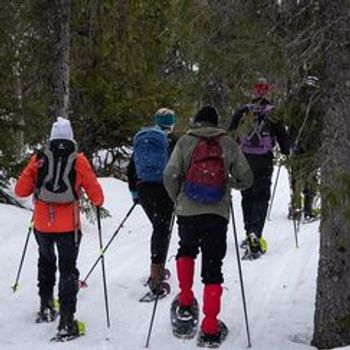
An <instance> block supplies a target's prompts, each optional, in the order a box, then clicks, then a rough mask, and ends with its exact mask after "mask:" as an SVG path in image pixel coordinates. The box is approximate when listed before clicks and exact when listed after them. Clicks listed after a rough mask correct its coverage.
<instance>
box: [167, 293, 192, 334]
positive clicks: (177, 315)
mask: <svg viewBox="0 0 350 350" xmlns="http://www.w3.org/2000/svg"><path fill="white" fill-rule="evenodd" d="M198 319H199V307H198V302H197V300H196V299H195V298H194V299H193V303H192V304H191V305H189V306H181V305H180V304H179V296H176V297H175V299H174V300H173V302H172V303H171V308H170V321H171V326H172V330H173V334H174V336H175V337H177V338H181V339H192V338H194V336H195V335H196V333H197V328H198Z"/></svg>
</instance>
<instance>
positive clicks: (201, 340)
mask: <svg viewBox="0 0 350 350" xmlns="http://www.w3.org/2000/svg"><path fill="white" fill-rule="evenodd" d="M227 334H228V329H227V326H226V325H225V323H224V322H223V321H220V320H219V333H217V334H205V333H204V332H203V331H202V330H201V331H200V332H199V334H198V338H197V346H199V347H201V348H218V347H219V346H220V345H221V344H222V343H223V341H224V340H225V339H226V337H227Z"/></svg>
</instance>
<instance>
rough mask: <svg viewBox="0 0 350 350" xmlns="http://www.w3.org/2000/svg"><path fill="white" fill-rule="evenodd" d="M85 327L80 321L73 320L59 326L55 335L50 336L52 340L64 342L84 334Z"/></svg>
mask: <svg viewBox="0 0 350 350" xmlns="http://www.w3.org/2000/svg"><path fill="white" fill-rule="evenodd" d="M85 331H86V327H85V324H84V323H83V322H81V321H77V320H73V322H70V323H69V324H67V325H64V326H61V325H60V326H59V327H58V332H57V333H56V335H55V336H54V337H53V338H51V341H52V342H66V341H70V340H73V339H76V338H78V337H81V336H83V335H84V334H85Z"/></svg>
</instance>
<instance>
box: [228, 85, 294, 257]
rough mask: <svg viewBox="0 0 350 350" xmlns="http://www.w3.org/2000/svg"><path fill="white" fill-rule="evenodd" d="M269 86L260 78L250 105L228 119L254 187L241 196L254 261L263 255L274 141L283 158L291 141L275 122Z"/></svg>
mask: <svg viewBox="0 0 350 350" xmlns="http://www.w3.org/2000/svg"><path fill="white" fill-rule="evenodd" d="M271 90H272V85H271V84H268V83H267V82H266V80H265V79H260V80H259V81H258V82H257V83H256V84H255V85H254V90H253V94H254V98H253V100H252V101H251V103H250V104H246V105H244V106H243V107H241V108H240V109H238V110H237V111H236V112H235V113H234V115H233V117H232V120H231V124H230V127H229V130H230V131H235V134H236V136H237V139H238V142H239V144H240V146H241V149H242V151H243V153H244V155H245V156H246V158H247V160H248V163H249V165H250V167H251V169H252V171H253V173H254V184H253V186H252V187H250V188H249V189H247V190H244V191H242V192H241V194H242V210H243V219H244V228H245V231H246V235H247V239H246V240H245V245H246V246H247V248H248V249H249V251H250V252H251V255H250V257H253V258H257V257H259V256H260V254H262V253H265V252H266V248H267V245H266V241H265V240H264V239H263V238H262V234H263V229H264V225H265V220H266V214H267V209H268V204H269V200H270V197H271V190H270V189H271V178H272V172H273V158H274V155H273V149H274V147H275V145H276V142H277V143H278V145H279V148H280V151H281V153H282V154H284V155H289V152H290V142H289V136H288V133H287V130H286V127H285V126H284V125H283V123H282V122H281V121H280V120H277V119H276V116H275V110H276V107H275V106H274V105H273V103H271V102H270V100H269V98H270V95H271Z"/></svg>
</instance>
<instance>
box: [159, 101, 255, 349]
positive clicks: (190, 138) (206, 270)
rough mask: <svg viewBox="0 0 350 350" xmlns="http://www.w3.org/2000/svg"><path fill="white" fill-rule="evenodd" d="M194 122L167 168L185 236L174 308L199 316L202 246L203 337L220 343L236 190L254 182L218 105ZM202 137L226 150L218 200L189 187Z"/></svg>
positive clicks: (183, 315) (178, 260)
mask: <svg viewBox="0 0 350 350" xmlns="http://www.w3.org/2000/svg"><path fill="white" fill-rule="evenodd" d="M193 124H194V128H192V129H190V130H189V131H188V132H187V133H186V134H185V135H184V136H182V137H181V138H180V140H179V141H178V142H177V144H176V146H175V149H174V151H173V153H172V155H171V157H170V160H169V162H168V164H167V167H166V169H165V171H164V185H165V188H166V190H167V191H168V193H169V196H170V198H171V199H172V200H173V201H174V203H175V212H176V214H177V216H178V231H179V236H180V242H179V245H180V246H179V249H178V253H177V256H176V268H177V276H178V280H179V287H180V293H179V295H178V296H177V297H176V298H175V300H174V302H173V306H174V303H177V304H178V305H177V306H178V307H176V310H177V315H176V317H177V318H178V319H180V320H181V319H184V318H186V317H189V316H191V315H192V316H193V317H195V314H198V304H197V301H196V299H195V297H194V294H193V291H192V284H193V275H194V260H195V258H196V256H197V254H198V252H199V249H200V250H201V252H202V271H201V277H202V282H203V284H204V294H203V303H204V305H203V312H204V318H203V320H202V323H201V332H200V335H199V338H198V341H199V342H203V341H204V342H210V343H213V342H214V343H215V342H217V341H219V339H220V335H221V332H222V331H223V328H224V327H225V325H224V324H223V322H222V321H219V320H218V318H217V316H218V314H219V312H220V302H221V294H222V286H221V284H222V283H223V281H224V280H223V275H222V271H221V267H222V260H223V258H224V256H225V254H226V232H227V225H228V221H229V217H230V205H231V188H234V189H237V190H244V189H247V188H249V187H250V186H251V185H252V184H253V173H252V171H251V169H250V167H249V164H248V162H247V161H246V159H245V157H244V155H243V153H242V152H241V150H240V148H239V146H238V144H237V143H236V142H235V141H234V140H233V139H232V138H231V137H229V136H228V135H226V132H225V131H224V130H222V129H220V128H218V115H217V112H216V110H215V108H213V107H210V106H207V107H204V108H202V109H201V110H200V111H199V112H198V113H197V115H196V116H195V117H194V121H193ZM200 140H209V141H210V140H217V142H218V143H219V145H220V147H219V149H220V148H221V151H220V152H221V153H219V154H220V157H221V158H222V164H223V166H222V172H223V174H222V175H223V177H224V179H225V181H224V182H223V191H222V196H221V198H219V199H218V200H216V201H215V202H213V203H210V202H199V201H197V200H196V199H193V198H192V199H191V198H190V196H189V195H188V193H187V192H186V190H185V187H186V185H185V184H186V175H187V172H188V170H189V167H191V166H192V165H190V164H192V162H193V161H192V162H191V158H192V157H194V153H196V151H195V150H197V149H198V148H199V145H198V146H197V144H198V143H199V142H200ZM207 142H208V141H207ZM214 142H216V141H214ZM194 151H195V152H194ZM213 152H214V153H215V152H216V151H215V150H214V151H213ZM218 159H219V158H218ZM194 176H196V174H195V175H194ZM187 178H188V176H187ZM186 193H187V194H186ZM172 309H174V308H172ZM179 336H181V335H179Z"/></svg>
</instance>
